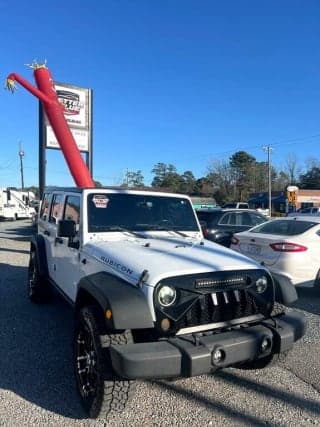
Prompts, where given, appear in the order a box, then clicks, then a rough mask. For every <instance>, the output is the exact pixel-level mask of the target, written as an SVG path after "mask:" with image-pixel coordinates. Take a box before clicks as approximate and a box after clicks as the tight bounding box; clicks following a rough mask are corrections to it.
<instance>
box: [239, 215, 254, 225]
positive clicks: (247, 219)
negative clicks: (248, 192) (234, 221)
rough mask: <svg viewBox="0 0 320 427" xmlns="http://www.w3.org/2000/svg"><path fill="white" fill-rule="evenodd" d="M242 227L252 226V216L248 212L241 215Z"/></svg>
mask: <svg viewBox="0 0 320 427" xmlns="http://www.w3.org/2000/svg"><path fill="white" fill-rule="evenodd" d="M240 225H246V226H251V225H252V221H251V216H250V214H248V212H243V213H242V214H241V220H240Z"/></svg>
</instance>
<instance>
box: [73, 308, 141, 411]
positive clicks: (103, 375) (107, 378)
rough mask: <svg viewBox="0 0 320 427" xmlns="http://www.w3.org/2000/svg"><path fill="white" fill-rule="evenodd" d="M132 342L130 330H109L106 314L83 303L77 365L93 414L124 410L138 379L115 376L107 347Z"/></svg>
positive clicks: (77, 334)
mask: <svg viewBox="0 0 320 427" xmlns="http://www.w3.org/2000/svg"><path fill="white" fill-rule="evenodd" d="M130 342H132V335H131V332H129V331H125V332H124V333H119V334H107V333H106V330H105V326H104V321H103V316H102V314H101V312H100V310H99V308H98V307H96V306H87V307H83V308H82V309H81V310H80V312H79V315H78V317H77V320H76V327H75V334H74V367H75V376H76V383H77V389H78V393H79V394H80V397H81V401H82V404H83V406H84V408H85V410H86V412H87V413H88V415H89V416H90V418H98V417H99V418H100V417H105V416H106V415H107V414H108V413H109V412H110V411H112V410H114V411H123V410H124V409H125V406H126V404H127V403H128V401H129V400H130V399H131V397H132V395H133V393H134V388H135V383H134V382H133V381H127V380H122V379H119V378H117V377H116V375H115V373H114V372H113V369H112V366H111V360H110V356H109V352H108V347H109V346H110V345H111V344H127V343H130Z"/></svg>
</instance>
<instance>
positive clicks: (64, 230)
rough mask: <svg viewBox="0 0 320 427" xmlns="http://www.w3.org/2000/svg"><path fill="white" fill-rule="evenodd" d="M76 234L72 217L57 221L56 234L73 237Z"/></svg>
mask: <svg viewBox="0 0 320 427" xmlns="http://www.w3.org/2000/svg"><path fill="white" fill-rule="evenodd" d="M76 234H77V231H76V223H75V221H73V220H72V219H60V220H59V221H58V228H57V236H58V237H69V239H70V238H71V239H73V238H74V237H75V236H76Z"/></svg>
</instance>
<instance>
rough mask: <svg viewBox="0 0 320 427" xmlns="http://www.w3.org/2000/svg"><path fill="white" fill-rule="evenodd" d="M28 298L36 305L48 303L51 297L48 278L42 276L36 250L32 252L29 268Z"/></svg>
mask: <svg viewBox="0 0 320 427" xmlns="http://www.w3.org/2000/svg"><path fill="white" fill-rule="evenodd" d="M28 296H29V298H30V300H31V301H32V302H33V303H35V304H43V303H46V302H48V300H49V297H50V290H49V285H48V282H47V280H46V278H44V277H42V276H41V275H40V270H39V265H38V259H37V253H36V251H35V250H34V249H32V250H31V251H30V260H29V268H28Z"/></svg>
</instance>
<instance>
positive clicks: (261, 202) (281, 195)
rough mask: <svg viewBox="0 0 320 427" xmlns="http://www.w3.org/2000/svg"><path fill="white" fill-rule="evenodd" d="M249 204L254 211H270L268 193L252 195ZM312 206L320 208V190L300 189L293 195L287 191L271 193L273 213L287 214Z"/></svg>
mask: <svg viewBox="0 0 320 427" xmlns="http://www.w3.org/2000/svg"><path fill="white" fill-rule="evenodd" d="M288 197H289V198H288ZM248 203H249V207H250V208H252V209H258V208H260V209H268V207H269V196H268V192H264V193H252V194H250V197H249V200H248ZM311 206H315V207H318V206H320V190H305V189H298V190H296V191H295V192H294V194H293V195H292V194H288V192H287V191H272V193H271V208H272V212H278V213H283V214H285V213H287V212H294V211H296V210H298V209H301V208H308V207H311Z"/></svg>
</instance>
